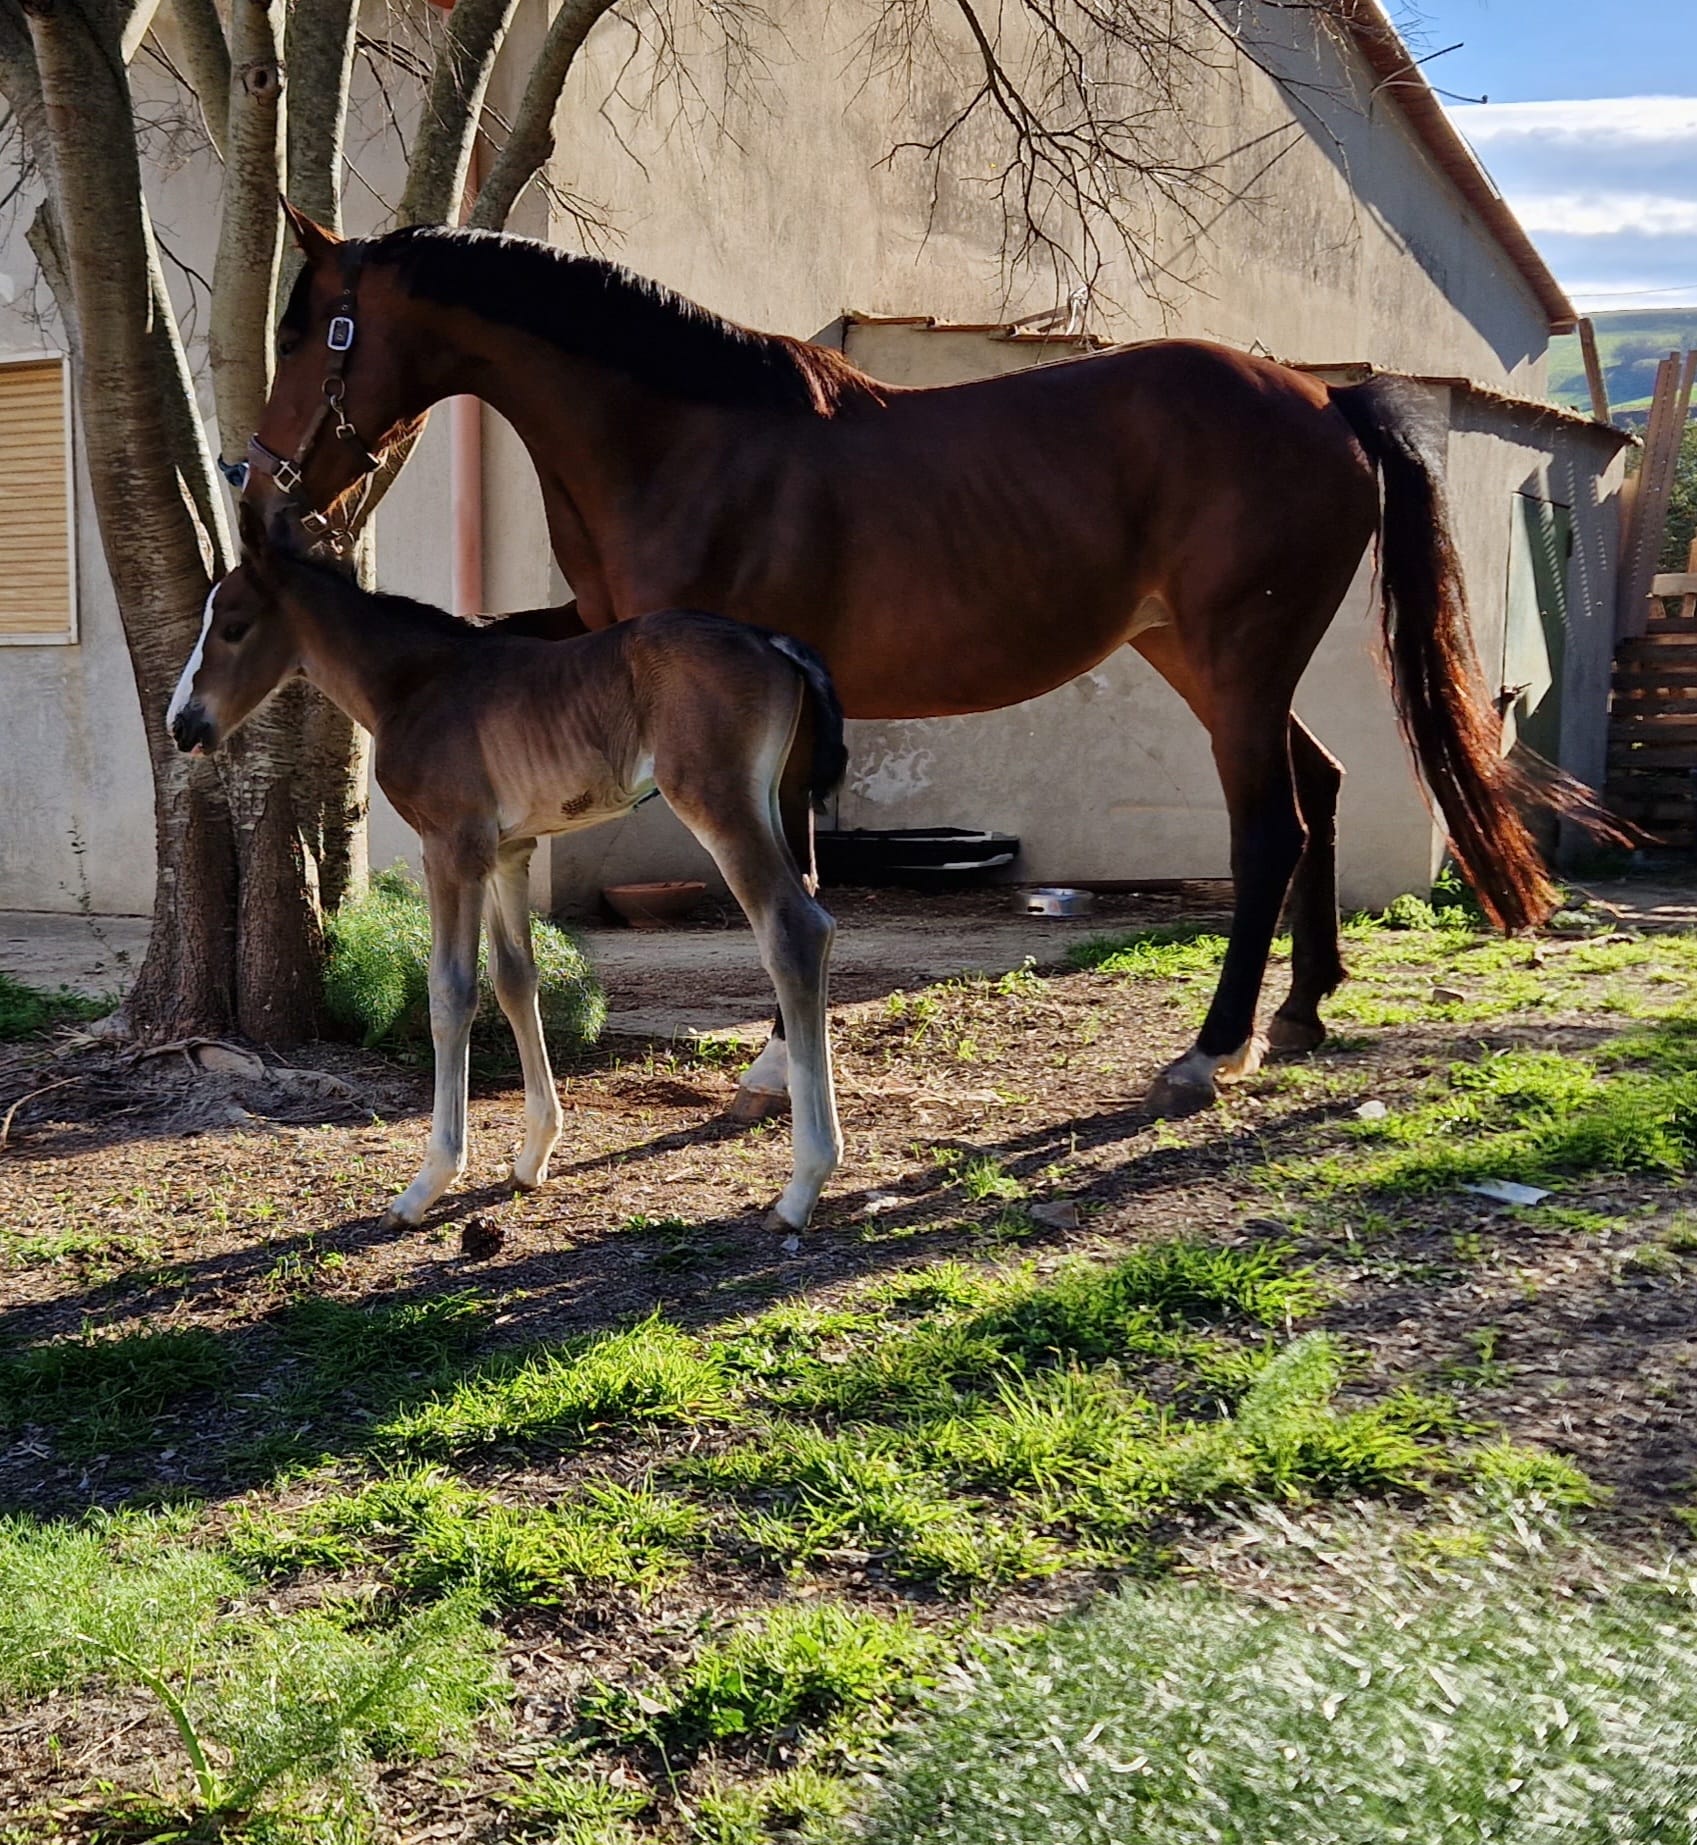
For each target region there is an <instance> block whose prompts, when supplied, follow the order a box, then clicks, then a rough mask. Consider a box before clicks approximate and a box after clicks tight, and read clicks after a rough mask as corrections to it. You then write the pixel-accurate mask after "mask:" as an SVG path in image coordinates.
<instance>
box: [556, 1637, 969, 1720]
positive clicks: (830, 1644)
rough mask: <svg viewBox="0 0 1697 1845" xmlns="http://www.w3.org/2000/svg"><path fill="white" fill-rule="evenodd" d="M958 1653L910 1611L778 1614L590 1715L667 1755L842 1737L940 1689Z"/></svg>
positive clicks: (598, 1701)
mask: <svg viewBox="0 0 1697 1845" xmlns="http://www.w3.org/2000/svg"><path fill="white" fill-rule="evenodd" d="M952 1650H953V1649H952V1648H951V1647H950V1645H949V1644H948V1642H947V1641H946V1640H945V1639H943V1638H942V1637H941V1636H939V1635H938V1634H936V1633H934V1632H928V1631H926V1630H925V1629H922V1628H920V1627H919V1626H918V1625H916V1623H915V1622H914V1621H913V1619H912V1618H911V1617H910V1616H908V1615H906V1614H893V1615H886V1614H877V1613H873V1612H870V1611H868V1610H864V1609H857V1608H850V1607H846V1606H842V1605H840V1604H836V1603H832V1602H820V1603H814V1604H812V1605H804V1606H799V1607H798V1606H786V1607H779V1608H775V1609H773V1610H772V1612H771V1613H770V1614H768V1615H765V1616H763V1617H762V1618H760V1619H759V1620H756V1621H753V1622H751V1623H749V1624H748V1625H747V1626H745V1627H740V1628H737V1629H736V1630H735V1631H733V1632H732V1633H730V1634H729V1635H727V1636H726V1637H725V1638H723V1639H715V1640H709V1641H708V1642H707V1643H706V1644H705V1645H703V1646H701V1647H700V1648H698V1649H697V1651H696V1652H695V1654H694V1656H693V1657H692V1658H691V1659H690V1660H689V1662H688V1664H687V1665H685V1666H684V1667H683V1668H682V1669H681V1670H680V1671H679V1672H677V1673H676V1674H675V1675H674V1676H672V1677H671V1678H669V1679H665V1680H662V1681H660V1682H659V1683H657V1684H651V1685H644V1686H641V1687H640V1688H637V1687H631V1686H616V1687H613V1686H610V1687H604V1688H603V1689H602V1691H601V1692H600V1693H599V1694H598V1695H596V1696H594V1697H592V1698H591V1699H590V1700H589V1702H588V1706H587V1708H588V1710H589V1713H590V1715H591V1717H592V1720H593V1721H594V1722H596V1723H598V1724H599V1725H600V1726H601V1727H602V1728H603V1729H605V1730H606V1731H608V1732H609V1733H611V1734H613V1735H616V1736H621V1737H624V1738H627V1739H628V1738H644V1739H651V1740H653V1741H654V1742H656V1743H658V1744H659V1745H660V1747H662V1748H663V1749H665V1750H666V1751H667V1753H668V1754H669V1755H693V1754H695V1753H697V1752H698V1751H699V1750H701V1749H703V1748H705V1747H707V1746H708V1745H710V1744H716V1743H717V1744H722V1743H726V1742H730V1741H738V1742H744V1741H751V1740H755V1741H758V1740H767V1739H772V1738H775V1737H777V1736H778V1735H779V1734H780V1733H781V1732H785V1731H794V1732H800V1733H802V1734H813V1735H818V1734H820V1733H826V1734H829V1733H832V1732H837V1733H841V1732H842V1731H843V1730H844V1729H845V1728H846V1727H847V1726H850V1725H863V1724H864V1722H865V1720H866V1719H867V1718H868V1717H869V1716H871V1715H873V1714H875V1713H887V1712H888V1711H889V1710H891V1709H892V1708H894V1707H895V1706H896V1705H897V1704H898V1703H901V1702H905V1701H907V1700H910V1699H911V1698H912V1697H913V1696H914V1695H916V1693H917V1692H918V1691H919V1690H921V1689H922V1688H923V1687H925V1686H927V1685H930V1684H933V1683H935V1681H936V1675H937V1672H938V1671H939V1669H940V1668H941V1667H942V1666H943V1665H944V1664H945V1663H946V1662H947V1660H948V1658H949V1656H950V1653H951V1652H952Z"/></svg>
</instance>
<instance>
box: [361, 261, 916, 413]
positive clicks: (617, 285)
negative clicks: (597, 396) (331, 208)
mask: <svg viewBox="0 0 1697 1845" xmlns="http://www.w3.org/2000/svg"><path fill="white" fill-rule="evenodd" d="M362 253H363V256H364V260H365V261H366V262H368V263H381V264H385V265H388V266H392V267H393V268H394V269H395V270H396V271H397V273H398V275H399V278H400V281H401V285H402V287H403V288H405V289H406V291H407V292H408V293H409V294H411V295H415V296H417V297H419V298H421V299H423V300H426V301H435V302H438V303H440V304H441V305H442V306H445V307H463V308H466V309H469V310H470V311H471V312H472V313H474V314H478V315H481V316H482V317H483V318H484V319H487V320H493V321H497V322H499V323H500V324H501V325H502V326H507V327H513V328H515V329H516V330H518V331H519V332H521V333H528V334H531V335H532V336H533V337H535V338H537V339H541V340H546V341H547V342H548V343H549V344H550V345H551V346H555V347H557V348H558V349H559V350H560V351H561V352H566V353H570V354H572V355H573V356H574V357H577V358H584V359H590V360H593V361H595V362H597V363H599V364H602V365H607V366H611V367H613V368H614V369H616V370H618V371H621V372H623V373H625V374H626V375H627V376H628V377H630V378H633V379H635V380H636V381H637V382H638V383H639V384H643V385H646V386H649V387H650V388H651V389H653V390H655V391H658V392H660V393H662V394H664V395H665V396H668V397H679V398H684V399H686V400H689V401H693V402H696V403H710V404H721V405H727V406H730V407H733V408H745V409H767V410H795V411H801V412H805V413H810V414H813V415H823V416H830V415H832V414H834V413H835V412H836V411H837V410H838V409H840V408H841V407H842V406H843V405H844V404H845V402H848V401H852V400H855V399H861V400H871V401H877V400H878V399H879V398H880V397H881V396H882V393H881V391H880V389H879V387H878V386H877V385H876V384H875V383H874V382H873V380H872V379H870V378H869V377H867V376H866V374H865V373H864V372H862V371H860V370H859V369H858V368H857V367H855V366H853V365H851V364H850V363H849V361H848V360H847V359H845V358H844V357H843V356H842V355H841V354H840V353H836V352H832V351H831V350H830V349H829V348H828V347H824V346H814V345H811V344H809V343H808V342H807V341H805V340H796V339H790V338H789V337H788V336H787V335H785V334H781V333H759V332H756V331H755V330H754V329H753V328H751V327H743V326H739V325H738V324H737V323H736V322H735V321H732V320H726V319H724V318H723V317H722V316H720V315H718V314H715V313H713V312H711V311H710V310H709V309H707V308H704V307H700V306H698V305H697V304H696V303H695V302H693V301H690V300H687V299H686V298H685V297H684V296H682V295H679V294H675V293H674V292H673V291H672V290H671V289H669V288H666V287H664V286H663V285H662V284H661V283H659V282H651V281H648V280H647V279H646V278H645V277H642V276H639V275H634V274H633V273H632V272H631V271H630V270H628V269H625V268H622V267H621V266H620V265H619V264H617V263H609V262H603V261H602V260H601V259H600V258H598V257H591V256H573V255H571V254H569V253H568V252H566V251H564V250H556V249H552V248H551V247H550V246H549V245H547V244H543V243H536V242H534V241H532V240H531V239H530V238H528V237H510V236H507V235H505V234H503V233H501V232H496V231H472V230H448V229H444V228H443V227H441V226H439V225H409V226H407V227H405V228H404V229H402V230H398V231H390V232H389V233H388V234H387V235H385V236H382V237H376V238H373V239H371V240H370V241H369V242H368V243H366V244H365V245H364V246H363V251H362Z"/></svg>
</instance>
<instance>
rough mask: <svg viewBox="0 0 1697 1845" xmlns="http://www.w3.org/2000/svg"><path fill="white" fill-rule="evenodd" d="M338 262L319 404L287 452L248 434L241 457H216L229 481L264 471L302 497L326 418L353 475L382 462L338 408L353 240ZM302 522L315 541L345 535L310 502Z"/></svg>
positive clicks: (350, 323)
mask: <svg viewBox="0 0 1697 1845" xmlns="http://www.w3.org/2000/svg"><path fill="white" fill-rule="evenodd" d="M341 268H342V292H341V294H340V295H338V296H337V298H336V302H335V305H334V307H333V308H332V309H331V311H330V325H329V327H328V328H327V329H326V331H325V335H324V346H325V350H326V352H327V354H328V357H327V358H326V359H325V362H324V387H323V391H322V394H321V397H320V400H319V404H318V408H317V409H316V410H315V411H314V412H313V414H312V419H311V421H310V422H309V423H308V424H307V426H306V428H305V429H304V430H303V431H302V433H301V439H300V441H299V443H298V444H297V445H296V448H295V452H294V453H293V454H292V455H279V454H278V453H277V451H276V450H275V449H272V448H267V447H266V445H265V444H264V443H263V442H261V441H260V439H259V438H258V436H250V437H249V438H248V445H247V452H248V459H247V460H246V461H245V462H236V463H234V464H223V463H220V466H222V467H223V469H224V473H225V476H226V478H228V479H229V480H230V481H231V482H232V484H234V485H237V486H246V485H247V480H248V475H249V473H250V472H252V473H256V474H268V475H270V477H271V479H272V480H273V481H274V482H275V483H276V486H277V489H278V491H279V492H280V493H282V494H283V495H284V497H285V498H286V499H290V500H297V501H298V500H299V499H300V498H301V481H302V476H303V474H304V473H305V471H306V464H307V462H308V461H309V460H310V459H311V456H312V452H313V450H314V449H315V448H316V447H317V445H318V440H319V437H320V436H321V435H322V434H323V433H324V427H325V425H326V424H327V423H328V424H331V425H332V426H333V428H334V431H335V435H336V438H337V440H338V441H340V442H345V443H347V444H348V445H349V446H350V447H352V448H353V449H354V450H355V451H356V459H357V461H358V478H363V477H364V476H366V475H368V474H374V473H376V471H377V469H378V468H379V467H380V466H381V465H382V463H381V461H380V459H379V458H378V457H377V456H376V455H374V454H372V452H371V451H370V449H368V448H367V447H366V446H365V444H364V443H363V442H362V441H361V440H360V435H359V431H358V430H357V429H355V428H354V426H353V424H352V423H351V422H350V421H349V420H348V414H347V411H346V410H345V409H344V408H343V399H344V397H345V396H346V394H347V370H348V357H349V355H350V354H351V353H352V351H353V349H354V339H355V335H356V332H357V328H356V325H355V319H354V306H355V296H356V294H357V291H358V288H359V255H358V246H357V245H355V244H343V246H342V249H341ZM301 525H302V527H303V529H304V530H305V532H306V534H307V536H308V537H309V538H311V539H313V540H315V541H316V540H321V539H326V540H328V541H329V542H330V543H331V544H333V545H335V546H336V547H337V548H338V549H340V548H341V547H342V546H343V545H345V544H346V543H347V541H348V534H347V532H346V531H338V530H337V529H336V528H335V527H334V526H333V525H332V524H331V522H330V519H329V516H328V515H327V514H325V513H322V512H319V511H318V510H317V509H316V508H315V507H311V506H309V507H308V508H307V509H306V510H305V511H304V512H303V513H302V514H301Z"/></svg>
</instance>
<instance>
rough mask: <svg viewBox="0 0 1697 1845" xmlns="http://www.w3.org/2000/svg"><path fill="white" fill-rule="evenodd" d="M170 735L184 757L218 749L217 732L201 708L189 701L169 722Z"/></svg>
mask: <svg viewBox="0 0 1697 1845" xmlns="http://www.w3.org/2000/svg"><path fill="white" fill-rule="evenodd" d="M171 735H172V737H173V738H174V739H175V740H176V745H177V748H178V749H180V750H181V751H182V752H183V754H184V755H185V756H193V755H195V754H197V753H198V754H206V753H209V752H210V751H212V750H214V749H216V748H217V747H218V730H217V727H216V726H215V725H214V724H213V722H212V720H211V718H209V717H208V716H207V715H206V713H205V711H204V710H203V709H202V708H201V706H200V705H199V704H198V703H196V702H194V701H191V702H190V703H188V704H186V705H184V706H183V708H182V710H181V711H179V712H178V713H177V715H176V716H175V717H174V718H172V720H171Z"/></svg>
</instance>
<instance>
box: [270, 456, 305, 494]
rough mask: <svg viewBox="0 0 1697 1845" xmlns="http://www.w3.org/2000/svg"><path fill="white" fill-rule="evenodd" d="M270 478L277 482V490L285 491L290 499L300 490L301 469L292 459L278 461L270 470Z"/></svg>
mask: <svg viewBox="0 0 1697 1845" xmlns="http://www.w3.org/2000/svg"><path fill="white" fill-rule="evenodd" d="M271 478H272V479H273V480H274V481H275V482H276V483H277V488H278V491H279V492H281V493H286V494H287V495H288V496H289V498H290V499H293V498H294V496H295V494H296V493H298V492H299V491H300V484H301V471H300V469H299V468H298V467H297V466H296V465H295V463H294V462H292V461H279V462H278V463H277V465H276V467H274V468H273V469H272V470H271Z"/></svg>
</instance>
